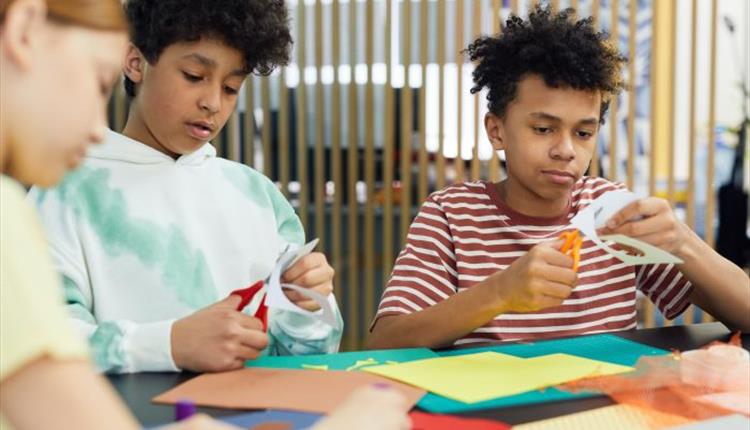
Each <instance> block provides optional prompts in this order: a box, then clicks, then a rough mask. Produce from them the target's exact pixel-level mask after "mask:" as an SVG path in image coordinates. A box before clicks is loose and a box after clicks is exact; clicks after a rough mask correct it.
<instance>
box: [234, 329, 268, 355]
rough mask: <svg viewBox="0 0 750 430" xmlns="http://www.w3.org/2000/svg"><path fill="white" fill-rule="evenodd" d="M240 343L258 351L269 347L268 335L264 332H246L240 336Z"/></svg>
mask: <svg viewBox="0 0 750 430" xmlns="http://www.w3.org/2000/svg"><path fill="white" fill-rule="evenodd" d="M238 340H239V343H240V344H242V345H244V346H245V347H248V348H253V349H257V350H261V349H265V347H267V346H268V335H267V334H266V333H264V332H263V331H262V330H244V331H243V332H242V333H241V334H240V336H239V339H238Z"/></svg>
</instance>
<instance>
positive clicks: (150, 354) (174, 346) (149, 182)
mask: <svg viewBox="0 0 750 430" xmlns="http://www.w3.org/2000/svg"><path fill="white" fill-rule="evenodd" d="M125 10H126V13H127V15H128V18H129V20H130V24H131V26H132V29H131V42H132V46H131V48H130V50H129V53H128V55H127V57H126V64H125V69H124V73H125V77H126V82H125V87H126V91H127V93H128V95H129V96H130V98H131V103H130V110H129V114H128V120H127V124H126V126H125V129H124V130H123V133H122V134H119V133H115V132H112V131H109V132H108V133H107V135H106V139H105V142H104V143H103V144H102V145H100V146H98V147H96V148H92V149H91V150H90V152H89V154H88V156H87V158H86V161H85V163H84V165H83V167H82V168H81V169H79V170H78V171H76V172H74V173H72V174H70V175H68V176H67V177H66V179H65V181H64V182H63V183H62V184H61V185H60V186H58V187H57V188H54V189H49V190H42V189H33V190H32V191H31V193H30V197H29V198H30V199H31V200H32V201H33V202H35V203H36V204H37V206H38V208H39V210H40V212H41V215H42V219H43V223H44V225H45V228H46V230H47V233H48V236H49V239H50V242H51V247H52V252H53V257H54V260H55V263H56V265H57V269H58V270H59V272H60V273H61V274H62V276H63V279H64V284H65V295H66V299H67V303H68V307H69V310H70V312H71V313H72V315H73V318H74V320H75V323H76V326H77V327H78V328H79V329H80V330H81V332H82V333H84V334H85V335H86V336H87V337H88V338H89V340H90V344H91V346H92V348H93V350H94V354H95V359H96V363H97V365H98V366H99V368H100V369H102V370H103V371H108V372H138V371H166V370H179V369H186V370H192V371H223V370H231V369H236V368H239V367H242V366H243V364H244V362H245V361H246V360H250V359H254V358H256V357H257V356H258V355H260V354H274V355H282V354H312V353H328V352H335V351H337V349H338V344H339V341H340V339H341V332H342V326H343V322H342V320H341V317H340V314H339V313H338V308H337V307H336V301H335V298H334V297H333V294H332V293H331V292H332V289H333V286H332V279H333V269H332V268H331V267H330V266H329V265H328V262H327V261H326V258H325V256H324V255H323V254H320V253H313V254H310V255H308V256H307V257H305V258H303V259H301V260H300V261H299V262H297V263H296V264H295V265H294V266H292V267H291V268H289V269H288V270H287V271H286V272H285V273H284V274H283V276H282V280H283V281H285V282H288V283H292V284H296V285H298V286H301V287H305V288H309V289H310V290H313V291H316V292H318V293H320V294H323V295H324V296H327V297H328V300H329V301H330V303H331V304H332V306H333V307H334V309H335V311H336V313H337V320H338V326H337V327H330V326H328V325H326V324H324V323H323V322H320V321H318V320H315V319H312V318H309V317H306V316H303V315H300V314H295V313H289V312H285V311H277V310H273V309H272V310H271V314H270V315H269V327H268V334H266V333H265V332H264V331H263V328H262V324H261V321H260V320H259V319H257V318H254V317H252V316H250V315H252V314H253V313H254V311H255V310H256V309H257V306H258V303H257V302H258V301H257V300H256V301H255V303H251V305H250V306H248V308H247V309H246V312H247V313H241V312H238V311H236V308H237V305H238V303H239V302H240V297H239V296H237V295H232V296H230V295H229V293H230V292H231V291H233V290H236V289H239V288H243V287H246V286H248V285H249V284H250V283H252V282H254V281H257V280H260V279H264V278H266V277H267V276H268V275H269V273H270V272H271V269H272V268H273V267H274V265H275V263H276V259H277V257H278V256H279V254H280V252H281V251H282V250H283V249H284V248H285V247H286V246H287V245H296V246H299V245H301V244H303V243H304V241H305V234H304V231H303V228H302V224H301V223H300V220H299V219H298V218H297V216H296V215H295V213H294V210H293V208H292V207H291V206H290V204H289V203H288V202H287V201H286V199H285V198H284V197H283V195H282V194H281V193H280V192H279V191H278V189H277V188H276V187H275V186H274V184H273V183H272V182H271V181H270V180H269V179H268V178H266V177H264V176H263V175H261V174H260V173H258V172H256V171H255V170H253V169H251V168H250V167H247V166H245V165H242V164H238V163H234V162H232V161H228V160H225V159H222V158H217V157H216V151H215V149H214V148H213V146H211V144H210V143H209V142H210V140H211V139H212V138H214V137H215V136H216V135H217V134H218V133H219V132H220V130H221V129H222V127H223V126H224V124H225V123H226V121H227V119H228V118H229V116H230V115H231V113H232V111H233V110H234V108H235V106H236V103H237V94H238V92H239V89H240V86H241V85H242V83H243V81H244V79H245V78H246V76H247V75H248V74H249V73H252V72H255V73H259V74H268V73H270V72H271V70H273V69H274V68H275V67H276V66H277V65H281V64H284V63H286V61H287V59H288V55H289V46H290V44H291V36H290V33H289V28H288V18H287V12H286V7H285V5H284V4H283V2H282V1H278V0H262V1H246V0H221V1H211V2H206V1H203V0H160V1H159V2H153V1H146V0H129V1H128V2H127V3H126V5H125ZM287 294H288V296H289V298H290V299H291V300H292V301H293V302H295V303H296V304H298V305H299V306H300V307H303V308H305V309H308V310H316V309H317V305H316V304H315V303H314V302H312V301H309V300H306V299H305V298H304V297H303V296H298V295H293V293H287Z"/></svg>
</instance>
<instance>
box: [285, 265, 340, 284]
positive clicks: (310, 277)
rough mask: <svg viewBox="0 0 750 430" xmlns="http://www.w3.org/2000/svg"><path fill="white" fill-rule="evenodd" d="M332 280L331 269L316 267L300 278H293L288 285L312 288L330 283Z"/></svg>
mask: <svg viewBox="0 0 750 430" xmlns="http://www.w3.org/2000/svg"><path fill="white" fill-rule="evenodd" d="M331 279H333V269H332V268H330V267H329V266H327V265H325V266H318V267H315V268H313V269H310V270H308V271H307V272H305V273H302V274H300V276H298V277H296V278H293V279H292V280H291V281H289V282H288V283H290V284H294V285H299V286H300V287H303V288H313V287H316V286H318V285H320V284H324V283H326V282H329V281H331Z"/></svg>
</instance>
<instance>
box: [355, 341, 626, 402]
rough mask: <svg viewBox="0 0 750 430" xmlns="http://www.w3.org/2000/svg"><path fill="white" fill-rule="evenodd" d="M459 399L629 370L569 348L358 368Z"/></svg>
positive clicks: (475, 399) (473, 399) (488, 396)
mask: <svg viewBox="0 0 750 430" xmlns="http://www.w3.org/2000/svg"><path fill="white" fill-rule="evenodd" d="M362 370H363V371H365V372H370V373H375V374H378V375H381V376H385V377H387V378H390V379H395V380H397V381H401V382H405V383H407V384H410V385H414V386H416V387H420V388H424V389H425V390H428V391H430V392H433V393H435V394H439V395H441V396H444V397H448V398H450V399H454V400H458V401H460V402H464V403H475V402H482V401H485V400H491V399H495V398H498V397H505V396H510V395H514V394H520V393H524V392H526V391H531V390H536V389H541V388H545V387H549V386H553V385H558V384H562V383H565V382H569V381H573V380H576V379H581V378H585V377H591V376H603V375H611V374H615V373H623V372H629V371H631V370H633V368H632V367H627V366H620V365H617V364H611V363H606V362H603V361H598V360H591V359H588V358H583V357H577V356H573V355H569V354H550V355H543V356H540V357H533V358H527V359H524V358H520V357H515V356H512V355H507V354H500V353H497V352H482V353H478V354H467V355H459V356H454V357H440V358H431V359H426V360H417V361H410V362H408V363H400V364H393V365H387V366H372V367H367V368H364V369H362Z"/></svg>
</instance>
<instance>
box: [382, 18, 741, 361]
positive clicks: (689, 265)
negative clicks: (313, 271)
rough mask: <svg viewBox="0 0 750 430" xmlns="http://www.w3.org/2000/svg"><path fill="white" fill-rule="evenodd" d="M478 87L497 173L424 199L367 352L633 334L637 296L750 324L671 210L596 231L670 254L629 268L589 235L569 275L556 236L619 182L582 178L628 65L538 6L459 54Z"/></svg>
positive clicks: (625, 213)
mask: <svg viewBox="0 0 750 430" xmlns="http://www.w3.org/2000/svg"><path fill="white" fill-rule="evenodd" d="M468 53H469V54H470V56H471V59H472V61H475V62H477V66H476V69H475V71H474V82H475V86H474V88H472V92H477V91H480V90H481V89H482V88H487V89H488V90H489V93H488V97H487V98H488V101H489V113H488V114H487V116H486V117H485V129H486V131H487V136H488V137H489V139H490V142H491V143H492V145H493V147H494V148H495V149H496V150H504V151H505V157H506V161H507V179H505V180H503V181H501V182H499V183H490V182H486V181H477V182H469V183H462V184H456V185H453V186H450V187H448V188H445V189H443V190H441V191H438V192H435V193H433V194H432V195H431V196H430V197H429V198H428V199H427V201H426V202H425V203H424V204H423V205H422V208H421V210H420V212H419V214H418V215H417V217H416V218H415V220H414V222H413V223H412V225H411V228H410V230H409V234H408V237H407V243H406V246H405V248H404V249H403V250H402V252H401V253H400V255H399V257H398V259H397V260H396V264H395V267H394V269H393V272H392V274H391V278H390V280H389V281H388V284H387V286H386V289H385V291H384V293H383V296H382V299H381V302H380V306H379V309H378V312H377V315H376V317H375V320H374V321H373V323H372V327H371V334H370V338H369V339H368V346H369V347H370V348H396V347H412V346H427V347H442V346H449V345H462V344H471V343H482V342H488V341H511V340H526V339H540V338H545V337H555V336H570V335H576V334H587V333H597V332H609V331H617V330H627V329H631V328H634V327H636V291H641V292H642V293H643V294H645V295H646V296H647V297H648V298H649V299H650V300H651V301H652V302H654V304H655V305H656V306H657V307H658V308H659V310H660V311H661V312H662V313H663V314H664V315H665V317H666V318H669V319H672V318H675V317H677V316H678V315H679V314H680V313H682V312H683V311H684V310H685V309H686V308H687V307H688V306H689V305H690V303H694V304H696V305H698V306H700V307H701V308H702V309H704V310H706V311H708V312H709V313H710V314H711V315H714V316H715V317H717V318H718V319H719V320H721V321H723V322H724V323H725V324H727V325H728V326H730V327H732V328H738V329H741V330H743V331H748V330H750V320H749V319H748V318H747V315H750V282H749V280H748V277H747V275H746V274H745V273H744V272H743V270H742V269H740V268H739V267H737V266H735V265H734V264H732V263H731V262H730V261H728V260H726V259H724V258H723V257H721V256H720V255H719V254H717V253H716V252H715V251H714V250H713V249H711V247H709V246H708V245H707V244H705V243H704V242H703V241H702V240H701V239H700V238H699V237H698V236H697V235H696V234H695V233H694V232H692V231H691V230H690V229H689V228H688V227H687V226H686V225H685V224H683V223H682V222H680V221H678V220H677V218H676V217H675V215H674V213H673V212H672V210H671V207H670V205H669V203H668V202H667V201H665V200H663V199H659V198H655V197H649V198H645V199H641V200H639V201H637V202H634V203H633V204H631V205H629V206H626V207H625V208H623V209H622V210H621V211H620V212H619V213H618V214H616V215H615V216H613V217H612V218H611V219H610V220H609V221H608V223H607V227H606V228H605V229H604V231H602V233H607V234H625V235H628V236H631V237H633V238H636V239H639V240H641V241H644V242H647V243H649V244H652V245H654V246H657V247H659V248H661V249H663V250H665V251H667V252H670V253H672V254H674V255H676V256H678V257H680V258H681V259H682V260H683V261H684V263H683V264H680V265H677V266H675V265H643V266H626V265H625V264H623V263H622V262H620V261H619V260H618V259H616V258H615V257H613V256H612V255H610V254H608V253H606V252H605V251H603V250H601V249H599V248H597V247H596V246H594V244H593V242H591V241H590V240H585V241H584V243H583V247H582V249H581V262H580V265H579V268H578V271H577V272H576V271H574V270H573V260H572V258H570V257H569V256H567V255H564V254H563V253H561V252H560V251H559V249H560V247H561V245H562V241H561V240H558V239H557V238H558V237H559V236H560V234H561V233H562V232H564V231H570V230H571V229H572V227H571V226H570V223H569V221H570V219H571V218H572V217H573V216H575V215H576V214H577V213H578V212H579V211H580V210H582V209H584V208H585V207H586V206H588V205H589V204H590V203H591V201H593V200H594V199H596V198H597V197H599V196H600V195H602V194H603V193H605V192H607V191H611V190H617V189H624V188H625V187H624V186H623V185H622V184H619V183H613V182H609V181H607V180H606V179H602V178H594V177H587V176H584V173H585V172H586V170H587V168H588V166H589V162H590V161H591V157H592V154H593V152H594V148H595V142H596V137H597V133H598V132H599V128H600V126H601V125H602V124H603V122H604V115H605V113H606V111H607V108H608V105H609V100H610V99H611V98H612V97H615V96H616V95H617V94H618V93H619V91H620V90H621V89H622V88H623V86H624V82H623V81H622V78H621V71H622V67H623V64H624V63H625V61H626V60H625V58H624V57H623V56H622V55H621V54H620V52H619V51H618V50H617V48H616V47H615V46H613V45H610V44H609V43H608V42H607V37H606V34H604V33H597V32H596V31H595V30H594V28H593V26H592V20H591V19H590V18H587V19H584V20H580V21H577V22H576V21H575V19H574V18H573V13H572V10H568V11H563V12H560V13H557V14H555V13H552V12H550V10H549V9H548V8H546V9H545V8H541V7H537V8H535V9H534V10H533V11H532V12H531V14H530V15H529V19H528V20H527V21H523V20H521V19H520V18H518V17H512V18H511V19H509V20H508V21H507V24H506V27H505V29H504V31H503V33H502V34H501V35H498V36H496V37H483V38H480V39H478V40H476V41H475V42H474V43H473V44H472V45H470V46H469V49H468Z"/></svg>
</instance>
